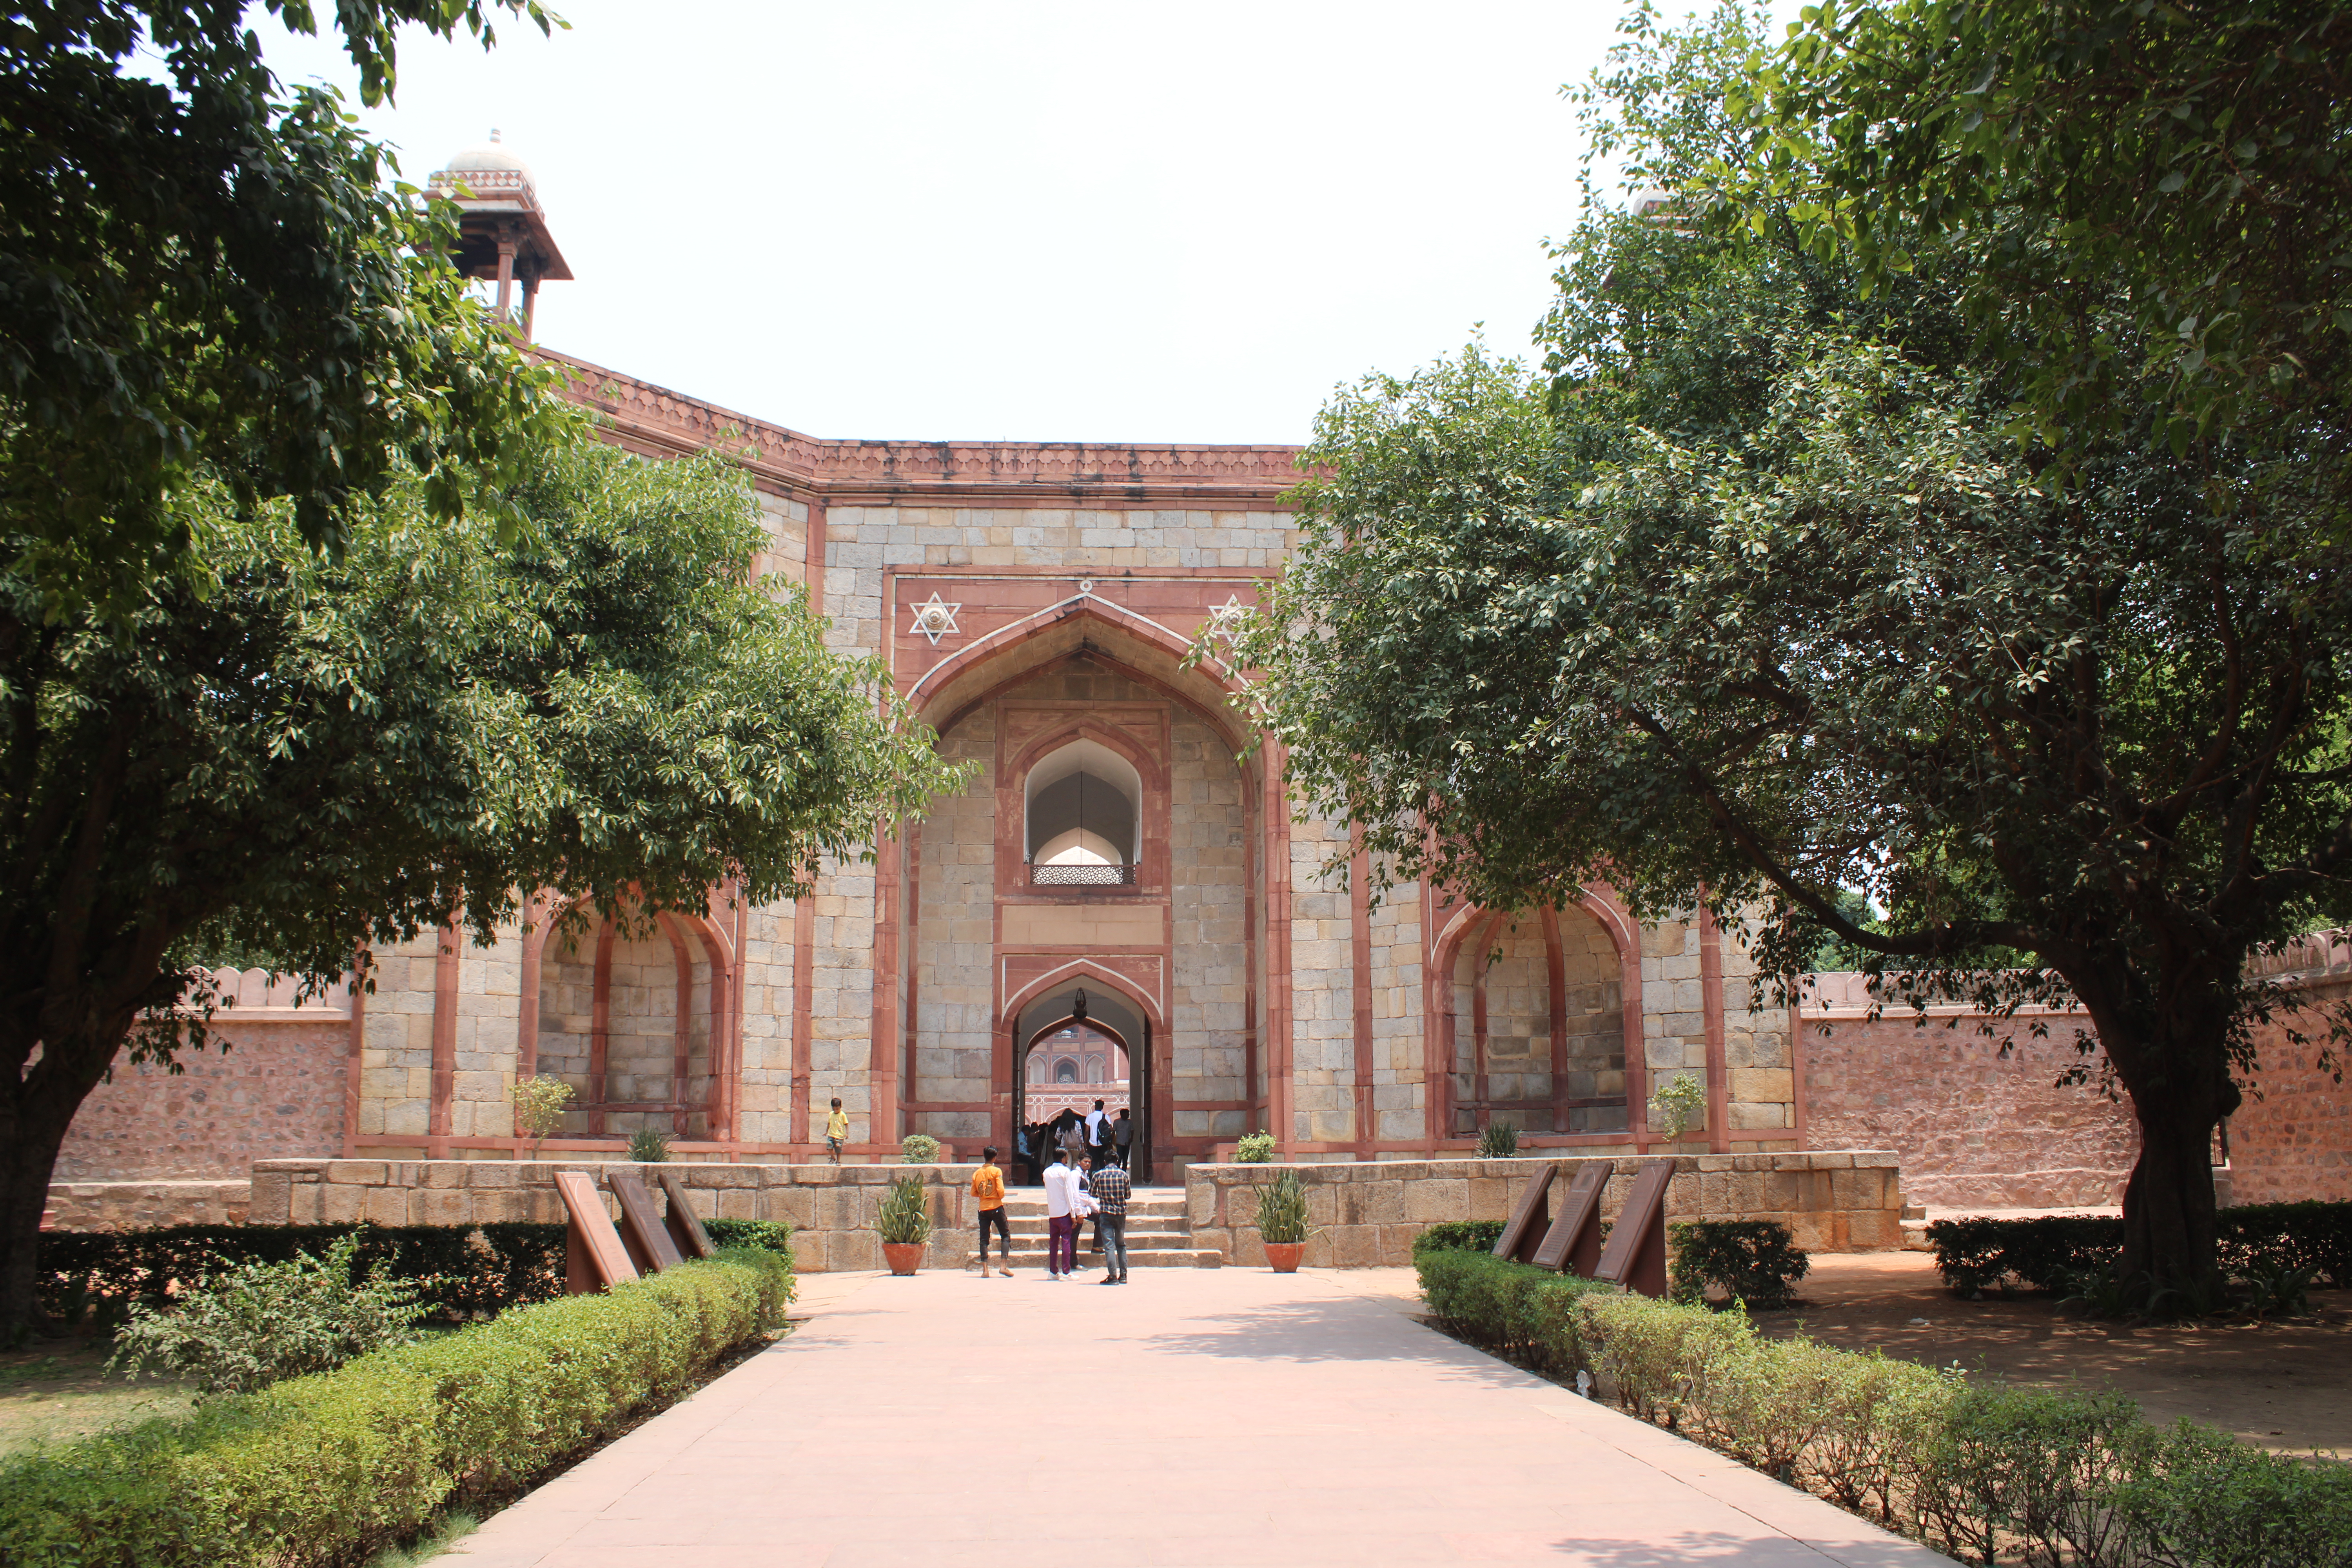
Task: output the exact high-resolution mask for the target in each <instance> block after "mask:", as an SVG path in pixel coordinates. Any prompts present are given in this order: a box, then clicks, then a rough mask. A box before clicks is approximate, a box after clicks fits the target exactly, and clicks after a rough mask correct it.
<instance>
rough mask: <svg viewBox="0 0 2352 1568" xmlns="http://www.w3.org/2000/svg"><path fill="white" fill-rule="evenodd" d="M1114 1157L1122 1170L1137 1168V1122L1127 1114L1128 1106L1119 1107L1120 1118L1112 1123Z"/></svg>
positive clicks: (1111, 1134) (1111, 1139) (1111, 1135)
mask: <svg viewBox="0 0 2352 1568" xmlns="http://www.w3.org/2000/svg"><path fill="white" fill-rule="evenodd" d="M1110 1142H1111V1150H1112V1156H1111V1157H1112V1158H1113V1159H1115V1160H1117V1161H1118V1168H1119V1169H1120V1170H1122V1171H1129V1172H1131V1171H1133V1170H1134V1168H1135V1122H1134V1121H1133V1120H1132V1119H1131V1118H1129V1115H1128V1114H1127V1107H1125V1106H1123V1105H1122V1106H1120V1107H1119V1108H1118V1120H1117V1121H1113V1122H1112V1123H1111V1124H1110Z"/></svg>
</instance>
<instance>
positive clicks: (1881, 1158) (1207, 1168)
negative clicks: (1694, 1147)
mask: <svg viewBox="0 0 2352 1568" xmlns="http://www.w3.org/2000/svg"><path fill="white" fill-rule="evenodd" d="M1538 1163H1540V1162H1538V1161H1534V1160H1425V1161H1396V1162H1388V1163H1378V1164H1373V1163H1363V1164H1315V1165H1274V1164H1267V1165H1194V1166H1192V1168H1191V1169H1190V1170H1188V1171H1187V1172H1186V1173H1185V1178H1184V1190H1185V1204H1186V1210H1187V1213H1188V1215H1189V1216H1190V1218H1191V1220H1192V1245H1193V1246H1195V1247H1215V1248H1218V1249H1219V1250H1221V1251H1223V1253H1224V1255H1225V1261H1226V1262H1228V1263H1235V1264H1243V1265H1249V1264H1263V1263H1264V1262H1265V1246H1264V1244H1263V1243H1261V1242H1260V1241H1259V1240H1258V1236H1257V1230H1256V1226H1255V1222H1256V1216H1257V1203H1258V1195H1259V1192H1260V1190H1261V1189H1262V1188H1264V1187H1265V1184H1267V1183H1269V1182H1271V1181H1273V1180H1274V1178H1275V1176H1276V1173H1279V1172H1282V1171H1286V1170H1289V1171H1296V1172H1297V1173H1298V1175H1299V1179H1300V1180H1301V1181H1302V1182H1303V1183H1304V1184H1306V1188H1307V1219H1308V1221H1309V1223H1311V1224H1313V1225H1315V1226H1318V1227H1319V1228H1318V1231H1317V1233H1316V1234H1315V1236H1314V1237H1313V1238H1312V1239H1311V1240H1309V1241H1308V1242H1307V1255H1306V1258H1305V1261H1306V1262H1307V1263H1308V1264H1310V1265H1314V1266H1319V1267H1330V1268H1363V1267H1371V1266H1375V1265H1388V1266H1398V1265H1404V1264H1409V1263H1411V1262H1412V1241H1413V1237H1417V1236H1419V1235H1420V1234H1421V1233H1422V1232H1423V1231H1424V1230H1426V1229H1428V1228H1429V1226H1432V1225H1434V1224H1436V1223H1438V1222H1440V1221H1444V1220H1482V1219H1483V1220H1501V1219H1508V1218H1509V1217H1510V1215H1511V1209H1512V1206H1513V1205H1515V1204H1516V1203H1517V1201H1518V1197H1519V1194H1520V1193H1521V1192H1522V1191H1523V1190H1525V1188H1526V1185H1527V1183H1528V1177H1529V1175H1530V1174H1531V1173H1532V1172H1533V1171H1534V1170H1535V1168H1536V1167H1537V1166H1538ZM1556 1163H1557V1164H1558V1165H1559V1167H1560V1171H1559V1176H1558V1177H1557V1178H1555V1180H1554V1184H1553V1186H1552V1194H1551V1212H1552V1213H1553V1214H1554V1215H1557V1214H1558V1213H1559V1196H1560V1194H1562V1193H1563V1192H1565V1191H1566V1188H1565V1185H1564V1184H1565V1183H1567V1182H1570V1181H1572V1180H1573V1179H1574V1175H1575V1167H1576V1166H1577V1165H1579V1164H1580V1163H1582V1162H1580V1161H1575V1160H1562V1161H1559V1162H1556ZM1609 1163H1610V1165H1611V1169H1612V1175H1611V1176H1610V1179H1609V1185H1608V1187H1607V1188H1606V1189H1605V1190H1604V1191H1603V1193H1602V1195H1601V1217H1602V1218H1604V1219H1614V1218H1615V1217H1616V1215H1617V1213H1618V1211H1619V1210H1620V1209H1622V1207H1623V1206H1624V1201H1625V1194H1627V1192H1628V1191H1629V1190H1630V1189H1631V1188H1632V1185H1633V1177H1634V1175H1635V1174H1636V1173H1638V1172H1639V1171H1640V1170H1641V1168H1642V1166H1643V1163H1645V1162H1643V1161H1641V1160H1631V1159H1620V1160H1612V1161H1610V1162H1609ZM1903 1201H1904V1200H1903V1183H1902V1173H1901V1171H1900V1170H1899V1169H1898V1167H1897V1163H1896V1157H1895V1155H1894V1154H1893V1153H1891V1152H1885V1151H1878V1150H1865V1151H1860V1152H1844V1153H1776V1154H1685V1155H1681V1156H1679V1157H1675V1177H1674V1180H1673V1182H1672V1183H1671V1184H1669V1185H1668V1186H1667V1188H1666V1218H1667V1221H1668V1222H1669V1223H1672V1222H1674V1221H1676V1220H1688V1219H1726V1220H1777V1221H1779V1222H1780V1224H1782V1225H1785V1226H1788V1227H1789V1230H1790V1235H1791V1236H1792V1237H1794V1239H1795V1241H1796V1243H1797V1245H1798V1246H1800V1247H1804V1248H1806V1249H1807V1250H1809V1251H1815V1252H1880V1251H1888V1250H1892V1249H1894V1248H1895V1247H1901V1246H1902V1245H1903V1227H1902V1216H1903Z"/></svg>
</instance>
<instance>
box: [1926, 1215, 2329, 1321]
mask: <svg viewBox="0 0 2352 1568" xmlns="http://www.w3.org/2000/svg"><path fill="white" fill-rule="evenodd" d="M2218 1228H2219V1233H2220V1241H2219V1247H2218V1250H2219V1256H2220V1258H2221V1269H2222V1272H2223V1274H2225V1275H2227V1276H2231V1277H2234V1278H2237V1279H2245V1280H2248V1281H2250V1282H2251V1281H2253V1280H2256V1279H2260V1280H2263V1281H2264V1282H2266V1284H2267V1286H2268V1287H2269V1289H2270V1292H2271V1294H2270V1296H2269V1298H2267V1299H2268V1300H2273V1302H2275V1301H2276V1300H2280V1298H2279V1295H2278V1292H2279V1290H2280V1289H2281V1288H2282V1287H2284V1286H2285V1285H2287V1284H2288V1283H2289V1282H2290V1281H2291V1280H2292V1279H2294V1277H2296V1276H2298V1275H2300V1276H2302V1277H2303V1279H2305V1282H2306V1283H2308V1282H2309V1281H2310V1280H2314V1279H2320V1278H2323V1277H2325V1278H2326V1279H2329V1280H2330V1281H2331V1282H2333V1283H2334V1284H2336V1285H2337V1286H2338V1287H2339V1288H2340V1287H2343V1286H2345V1285H2347V1283H2352V1204H2342V1203H2294V1204H2247V1205H2243V1206H2242V1207H2238V1208H2231V1209H2224V1210H2222V1211H2221V1216H2220V1220H2219V1226H2218ZM2123 1239H2124V1231H2123V1222H2122V1221H2121V1220H2117V1219H2112V1218H2107V1217H2104V1216H2101V1215H2039V1216H2035V1217H2032V1218H2025V1219H1985V1218H1972V1219H1956V1220H1955V1219H1945V1220H1937V1221H1935V1222H1934V1223H1932V1224H1930V1225H1929V1226H1927V1241H1928V1244H1929V1245H1930V1246H1931V1247H1934V1248H1935V1251H1936V1267H1937V1269H1938V1270H1939V1271H1940V1272H1941V1273H1942V1274H1943V1276H1944V1283H1945V1284H1947V1285H1948V1286H1950V1287H1951V1288H1952V1289H1954V1290H1956V1291H1958V1293H1959V1294H1961V1295H1963V1296H1969V1295H1974V1294H1976V1293H1978V1292H1979V1291H1983V1290H1994V1289H2000V1290H2006V1289H2017V1288H2023V1289H2034V1290H2063V1291H2066V1292H2067V1293H2068V1294H2069V1295H2070V1297H2073V1298H2078V1299H2080V1300H2081V1301H2082V1302H2083V1304H2084V1306H2086V1307H2088V1308H2089V1309H2090V1310H2094V1311H2096V1312H2098V1313H2100V1314H2101V1315H2114V1313H2115V1312H2116V1311H2119V1310H2126V1309H2127V1308H2135V1307H2145V1305H2146V1303H2147V1298H2148V1293H2149V1290H2150V1289H2151V1285H2150V1282H2149V1280H2148V1279H2147V1278H2146V1277H2144V1276H2137V1277H2136V1276H2132V1275H2120V1276H2119V1273H2118V1271H2119V1268H2120V1266H2121V1258H2122V1255H2123ZM2272 1310H2275V1307H2274V1306H2273V1309H2272Z"/></svg>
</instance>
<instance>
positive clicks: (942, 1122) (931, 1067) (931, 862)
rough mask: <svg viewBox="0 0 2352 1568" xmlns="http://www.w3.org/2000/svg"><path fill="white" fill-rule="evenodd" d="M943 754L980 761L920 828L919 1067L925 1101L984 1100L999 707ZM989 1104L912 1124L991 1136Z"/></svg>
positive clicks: (948, 743) (944, 742) (988, 1073)
mask: <svg viewBox="0 0 2352 1568" xmlns="http://www.w3.org/2000/svg"><path fill="white" fill-rule="evenodd" d="M940 756H941V757H943V758H945V759H946V760H947V761H949V762H950V763H978V764H979V772H978V773H977V774H976V775H975V776H974V777H973V779H972V781H971V784H967V785H966V786H964V788H963V790H962V791H961V793H959V794H956V795H942V796H940V798H939V799H938V800H936V801H934V802H933V803H932V805H931V814H930V816H929V817H927V818H925V820H924V822H923V828H922V873H921V875H922V880H921V886H920V888H919V894H920V897H921V900H922V904H921V908H920V910H919V921H918V922H917V925H916V939H917V944H918V946H917V951H916V952H915V954H914V964H913V972H914V976H915V1069H916V1072H917V1074H918V1080H917V1083H918V1088H919V1093H918V1094H916V1095H914V1096H912V1097H910V1098H914V1099H919V1100H929V1101H934V1102H936V1101H940V1100H966V1101H973V1102H977V1103H979V1104H982V1105H985V1104H986V1103H988V1100H989V1097H990V1095H991V1094H992V1092H993V1073H994V1068H995V1050H994V1046H995V1041H994V1040H993V1038H992V1037H991V1034H990V1030H989V1020H990V1018H991V1017H992V1015H993V1012H994V1007H993V1001H994V996H995V987H994V984H993V983H992V976H991V974H990V964H991V955H992V953H993V952H995V946H994V943H995V934H996V931H995V915H996V772H995V770H996V710H995V707H994V706H993V705H988V706H984V707H982V708H981V709H979V710H976V711H974V712H973V713H972V715H971V717H970V718H968V719H966V720H965V721H963V722H962V723H961V724H958V725H957V726H956V727H955V728H954V729H953V730H951V731H949V732H948V733H947V734H946V735H944V736H942V737H941V738H940ZM989 1121H990V1117H989V1113H988V1112H987V1111H985V1110H969V1111H923V1112H919V1113H918V1114H917V1115H916V1117H915V1118H914V1125H913V1131H918V1132H929V1133H930V1134H932V1135H933V1136H935V1137H940V1138H985V1137H986V1136H987V1135H988V1133H989V1131H990V1129H989Z"/></svg>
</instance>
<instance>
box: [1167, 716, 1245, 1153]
mask: <svg viewBox="0 0 2352 1568" xmlns="http://www.w3.org/2000/svg"><path fill="white" fill-rule="evenodd" d="M1172 717H1173V723H1172V726H1171V742H1172V743H1173V746H1174V748H1175V754H1174V756H1173V757H1172V758H1171V766H1170V768H1169V789H1170V793H1171V799H1170V801H1169V862H1170V878H1169V880H1170V888H1169V896H1170V901H1171V909H1170V910H1169V913H1170V916H1171V921H1172V924H1173V927H1174V938H1175V941H1174V947H1173V950H1172V952H1171V960H1172V962H1171V966H1170V967H1171V970H1172V974H1171V980H1172V982H1173V984H1172V986H1171V996H1170V1004H1171V1005H1170V1008H1169V1014H1170V1016H1169V1024H1170V1026H1171V1047H1172V1051H1171V1057H1172V1068H1171V1075H1170V1076H1171V1079H1173V1081H1172V1082H1171V1084H1170V1086H1169V1089H1170V1097H1171V1105H1172V1109H1173V1110H1174V1118H1175V1120H1174V1127H1175V1131H1176V1135H1177V1136H1178V1137H1180V1138H1185V1137H1217V1138H1237V1137H1239V1136H1240V1135H1241V1134H1242V1133H1244V1132H1246V1131H1249V1130H1250V1129H1249V1127H1248V1126H1247V1125H1245V1122H1246V1121H1247V1113H1246V1112H1244V1111H1240V1110H1215V1111H1211V1110H1187V1109H1186V1108H1185V1107H1186V1102H1187V1101H1200V1100H1244V1099H1246V1098H1248V1095H1247V1086H1246V1084H1245V1082H1244V1075H1245V1073H1246V1071H1247V1068H1248V1060H1249V1057H1248V1046H1247V1036H1246V1034H1245V1023H1246V1014H1247V1007H1246V999H1247V986H1246V984H1245V980H1246V975H1245V973H1244V965H1245V964H1247V963H1248V962H1249V947H1248V944H1247V942H1245V941H1244V925H1245V920H1244V907H1243V906H1244V900H1246V899H1247V898H1248V896H1249V889H1248V866H1247V859H1248V854H1249V849H1248V846H1247V844H1246V842H1245V838H1244V836H1245V833H1246V831H1247V826H1246V823H1245V822H1244V813H1243V810H1242V775H1241V770H1240V769H1239V768H1238V767H1237V766H1235V764H1234V758H1233V754H1232V752H1229V751H1228V750H1227V749H1226V747H1225V744H1224V742H1223V741H1222V740H1220V739H1219V738H1218V736H1217V734H1216V732H1215V731H1213V730H1212V729H1210V728H1209V726H1208V725H1206V724H1204V723H1202V722H1201V721H1200V720H1199V719H1197V718H1195V717H1193V716H1192V715H1191V714H1189V713H1186V712H1184V711H1183V710H1177V711H1176V712H1175V714H1174V715H1173V716H1172Z"/></svg>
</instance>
